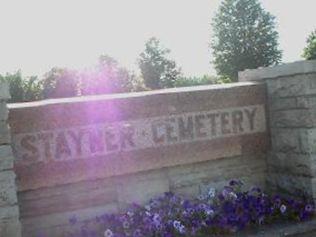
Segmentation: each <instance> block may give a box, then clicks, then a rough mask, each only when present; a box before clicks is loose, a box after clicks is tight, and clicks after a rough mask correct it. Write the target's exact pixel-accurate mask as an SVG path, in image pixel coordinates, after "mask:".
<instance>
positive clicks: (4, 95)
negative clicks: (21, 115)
mask: <svg viewBox="0 0 316 237" xmlns="http://www.w3.org/2000/svg"><path fill="white" fill-rule="evenodd" d="M9 98H10V94H9V87H8V84H7V83H5V82H2V81H0V236H1V237H2V236H3V237H21V225H20V221H19V208H18V203H17V188H16V185H15V173H14V171H13V160H14V159H13V153H12V149H11V137H10V132H9V127H8V124H7V119H8V109H7V105H6V101H7V100H8V99H9Z"/></svg>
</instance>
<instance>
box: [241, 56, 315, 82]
mask: <svg viewBox="0 0 316 237" xmlns="http://www.w3.org/2000/svg"><path fill="white" fill-rule="evenodd" d="M315 72H316V60H310V61H298V62H294V63H287V64H281V65H278V66H274V67H265V68H259V69H254V70H245V71H242V72H239V73H238V79H239V81H253V80H262V79H266V78H273V79H275V78H277V77H285V76H293V75H296V74H300V75H301V74H308V73H315Z"/></svg>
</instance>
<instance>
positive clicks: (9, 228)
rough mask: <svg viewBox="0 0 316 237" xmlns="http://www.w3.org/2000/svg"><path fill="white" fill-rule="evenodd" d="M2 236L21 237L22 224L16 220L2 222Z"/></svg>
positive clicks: (0, 223)
mask: <svg viewBox="0 0 316 237" xmlns="http://www.w3.org/2000/svg"><path fill="white" fill-rule="evenodd" d="M0 236H3V237H11V236H12V237H16V236H21V223H20V221H18V220H17V219H16V218H11V219H5V220H1V221H0Z"/></svg>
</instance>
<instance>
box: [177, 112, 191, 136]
mask: <svg viewBox="0 0 316 237" xmlns="http://www.w3.org/2000/svg"><path fill="white" fill-rule="evenodd" d="M184 119H185V118H184V117H179V118H178V125H179V138H180V140H188V139H190V140H192V139H193V119H192V116H189V117H188V118H187V122H186V124H185V121H184Z"/></svg>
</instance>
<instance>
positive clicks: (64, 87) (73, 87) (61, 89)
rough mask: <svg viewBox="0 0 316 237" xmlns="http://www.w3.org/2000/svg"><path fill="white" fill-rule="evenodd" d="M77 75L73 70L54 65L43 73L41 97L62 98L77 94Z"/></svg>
mask: <svg viewBox="0 0 316 237" xmlns="http://www.w3.org/2000/svg"><path fill="white" fill-rule="evenodd" d="M78 81H79V80H78V76H77V73H76V72H75V71H72V70H69V69H66V68H58V67H54V68H52V69H51V70H50V71H49V72H47V73H46V74H45V75H44V79H43V81H42V83H43V92H42V93H43V98H44V99H49V98H63V97H73V96H77V95H78Z"/></svg>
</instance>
